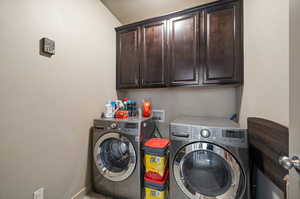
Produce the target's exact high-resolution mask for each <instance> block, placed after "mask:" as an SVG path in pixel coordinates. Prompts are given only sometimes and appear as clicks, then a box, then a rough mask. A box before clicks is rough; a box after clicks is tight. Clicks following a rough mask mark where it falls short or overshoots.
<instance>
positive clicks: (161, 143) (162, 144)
mask: <svg viewBox="0 0 300 199" xmlns="http://www.w3.org/2000/svg"><path fill="white" fill-rule="evenodd" d="M169 144H170V140H168V139H161V138H151V139H150V140H148V141H147V142H146V143H145V145H144V146H146V147H149V148H155V149H164V148H167V147H168V146H169Z"/></svg>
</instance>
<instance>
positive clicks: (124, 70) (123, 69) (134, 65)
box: [117, 27, 140, 89]
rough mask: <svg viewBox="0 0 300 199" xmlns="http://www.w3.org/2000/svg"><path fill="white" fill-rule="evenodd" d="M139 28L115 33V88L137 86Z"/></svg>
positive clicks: (138, 79)
mask: <svg viewBox="0 0 300 199" xmlns="http://www.w3.org/2000/svg"><path fill="white" fill-rule="evenodd" d="M139 73H140V67H139V28H137V27H136V28H130V29H126V30H122V31H119V32H118V33H117V88H120V89H121V88H139V84H140V74H139Z"/></svg>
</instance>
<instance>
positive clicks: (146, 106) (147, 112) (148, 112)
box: [143, 101, 151, 117]
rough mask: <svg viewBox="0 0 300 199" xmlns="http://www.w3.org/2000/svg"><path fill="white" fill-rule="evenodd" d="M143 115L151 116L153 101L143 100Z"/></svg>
mask: <svg viewBox="0 0 300 199" xmlns="http://www.w3.org/2000/svg"><path fill="white" fill-rule="evenodd" d="M143 115H144V117H150V116H151V103H150V102H149V101H144V102H143Z"/></svg>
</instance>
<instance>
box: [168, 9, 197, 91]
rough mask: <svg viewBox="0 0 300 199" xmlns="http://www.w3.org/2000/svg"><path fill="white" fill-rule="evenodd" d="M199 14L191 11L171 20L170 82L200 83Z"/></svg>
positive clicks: (183, 83) (176, 83)
mask: <svg viewBox="0 0 300 199" xmlns="http://www.w3.org/2000/svg"><path fill="white" fill-rule="evenodd" d="M198 22H199V14H198V12H196V13H191V14H186V15H183V16H180V17H175V18H172V19H170V20H169V34H168V35H169V83H170V85H171V86H175V85H197V84H199V61H198V45H199V44H198V41H199V34H198V32H199V30H198V29H199V28H198V26H199V24H198Z"/></svg>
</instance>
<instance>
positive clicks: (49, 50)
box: [42, 38, 55, 55]
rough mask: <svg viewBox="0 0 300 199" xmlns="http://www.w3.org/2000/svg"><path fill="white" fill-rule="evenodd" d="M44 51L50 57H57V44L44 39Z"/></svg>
mask: <svg viewBox="0 0 300 199" xmlns="http://www.w3.org/2000/svg"><path fill="white" fill-rule="evenodd" d="M42 51H43V53H46V54H49V55H55V42H54V41H53V40H51V39H48V38H42Z"/></svg>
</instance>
